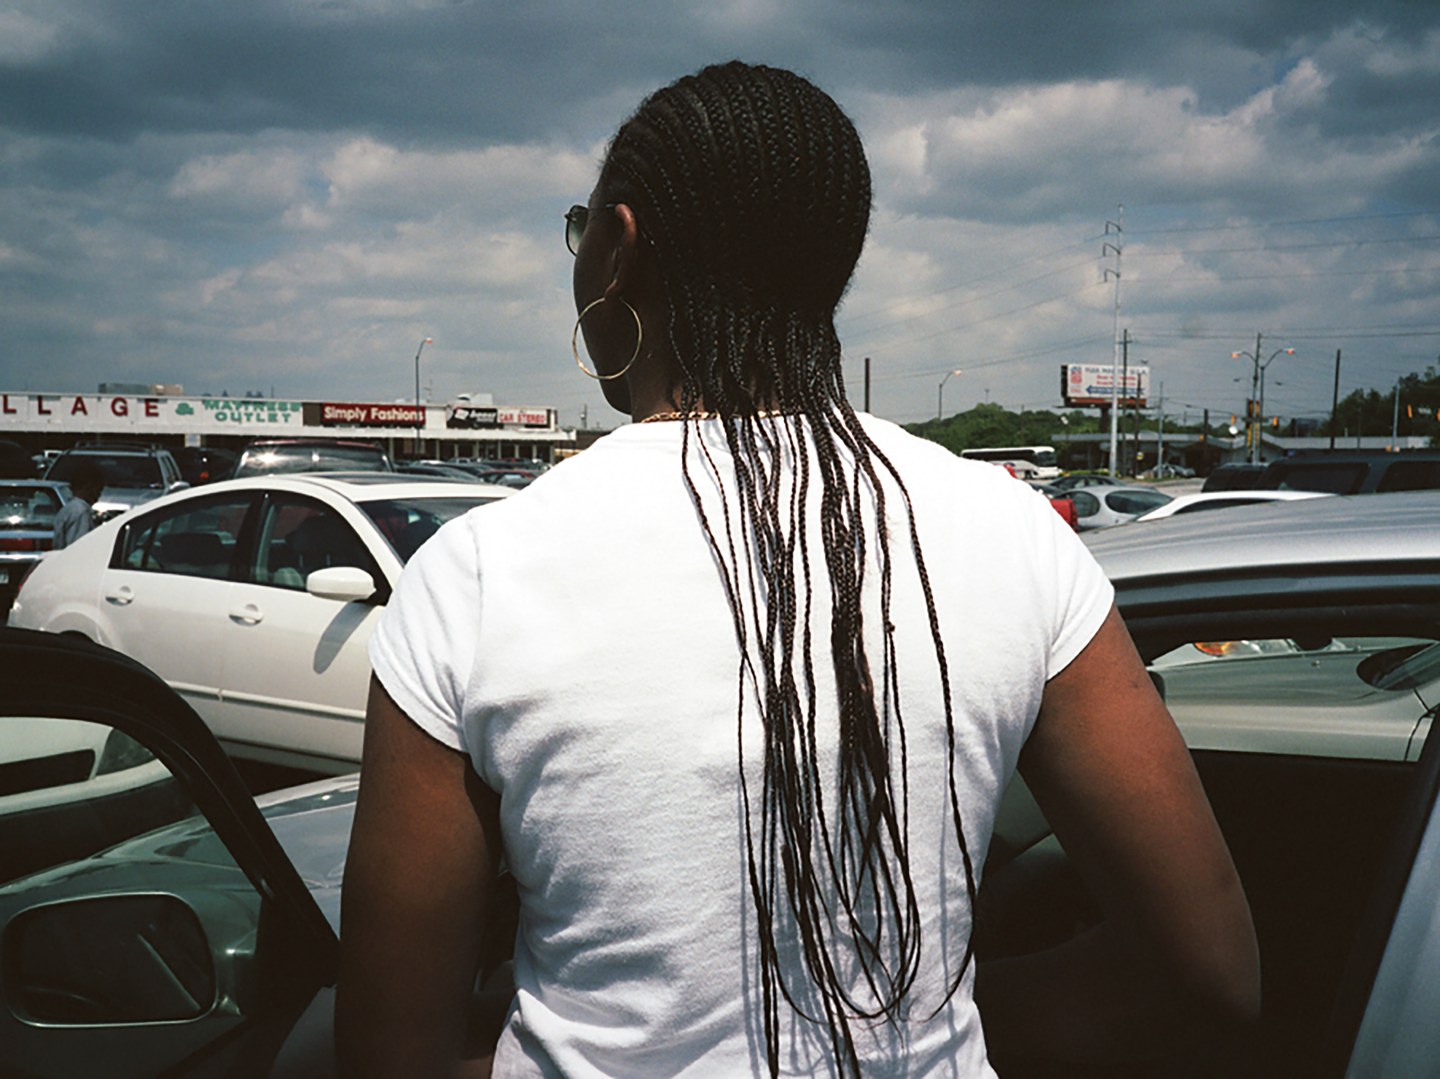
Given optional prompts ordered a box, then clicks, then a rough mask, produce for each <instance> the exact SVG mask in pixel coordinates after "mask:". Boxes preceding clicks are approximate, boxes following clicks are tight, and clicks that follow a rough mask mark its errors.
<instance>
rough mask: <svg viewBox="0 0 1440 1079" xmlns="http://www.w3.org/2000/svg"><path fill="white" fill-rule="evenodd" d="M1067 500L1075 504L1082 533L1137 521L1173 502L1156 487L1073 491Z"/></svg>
mask: <svg viewBox="0 0 1440 1079" xmlns="http://www.w3.org/2000/svg"><path fill="white" fill-rule="evenodd" d="M1065 497H1066V498H1068V499H1070V500H1071V501H1072V502H1074V503H1075V527H1076V529H1077V530H1078V531H1080V532H1089V531H1091V530H1093V529H1097V528H1109V527H1111V526H1112V525H1119V524H1124V523H1125V522H1126V521H1133V520H1135V518H1137V517H1139V516H1140V515H1141V514H1145V513H1149V512H1150V511H1151V510H1154V509H1157V508H1159V507H1160V506H1163V505H1165V504H1166V503H1167V502H1169V501H1170V496H1169V495H1167V494H1165V493H1164V492H1163V491H1157V490H1156V489H1155V488H1154V487H1123V486H1121V487H1117V486H1115V485H1113V484H1102V485H1097V486H1093V487H1072V488H1071V489H1070V490H1068V491H1066V492H1065Z"/></svg>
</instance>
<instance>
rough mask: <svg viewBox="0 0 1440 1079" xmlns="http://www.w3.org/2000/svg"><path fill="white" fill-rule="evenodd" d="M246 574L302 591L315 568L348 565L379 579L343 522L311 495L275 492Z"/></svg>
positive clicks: (367, 554)
mask: <svg viewBox="0 0 1440 1079" xmlns="http://www.w3.org/2000/svg"><path fill="white" fill-rule="evenodd" d="M258 535H259V539H258V541H257V542H256V547H255V563H254V567H253V573H252V577H251V579H252V580H253V581H254V582H255V583H256V584H264V585H271V586H273V587H276V588H289V589H293V590H295V591H297V592H303V591H305V579H306V578H307V577H309V576H310V574H312V573H314V572H315V571H316V570H320V569H331V568H333V567H335V566H353V567H355V568H357V569H363V570H365V571H366V572H368V573H369V574H370V575H371V577H373V578H375V580H376V581H377V582H378V581H379V580H380V579H381V578H380V571H379V568H378V567H377V566H376V565H375V560H374V559H373V558H372V557H371V556H370V552H369V551H368V550H367V549H366V548H365V544H364V543H363V542H362V541H361V539H360V537H359V536H357V535H356V534H355V529H354V528H352V527H351V526H350V524H349V522H348V521H346V520H345V519H344V518H343V517H341V516H340V514H339V513H337V512H336V511H335V510H334V509H332V508H331V507H329V506H327V505H325V504H324V503H323V502H317V501H315V500H314V499H310V498H302V497H298V496H286V495H277V496H274V497H272V498H271V499H270V500H269V502H268V503H267V505H266V507H265V511H264V513H263V514H262V516H261V519H260V528H259V533H258Z"/></svg>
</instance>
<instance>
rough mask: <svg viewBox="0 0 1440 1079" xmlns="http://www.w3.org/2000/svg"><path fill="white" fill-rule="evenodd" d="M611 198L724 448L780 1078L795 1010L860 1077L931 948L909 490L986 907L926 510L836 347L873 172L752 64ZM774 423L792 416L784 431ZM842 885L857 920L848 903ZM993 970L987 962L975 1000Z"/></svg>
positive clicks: (667, 130)
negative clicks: (901, 638) (867, 1028)
mask: <svg viewBox="0 0 1440 1079" xmlns="http://www.w3.org/2000/svg"><path fill="white" fill-rule="evenodd" d="M600 193H601V194H602V195H603V197H604V198H605V201H607V202H619V201H623V202H627V203H629V204H630V205H631V206H632V208H634V210H635V212H636V215H637V217H638V219H639V221H640V224H641V228H642V230H643V232H644V233H645V236H646V237H647V239H648V240H649V242H650V244H651V246H652V248H653V252H654V256H655V258H656V259H657V261H658V264H659V277H660V279H661V281H662V282H663V287H664V289H665V300H666V303H667V308H668V312H669V315H668V324H667V326H666V327H665V331H666V333H667V334H668V337H669V344H670V348H671V352H672V354H673V356H674V358H675V362H676V364H677V368H678V375H677V383H676V385H675V386H674V394H675V400H676V403H677V404H678V405H679V407H680V410H681V411H682V412H685V413H687V414H688V413H691V412H693V411H695V410H696V409H698V408H699V407H700V406H701V405H702V404H703V407H704V408H705V409H706V410H707V411H709V412H711V413H714V414H717V415H718V416H719V417H720V418H721V425H720V426H721V428H722V430H723V432H724V436H723V437H724V440H725V448H726V450H727V454H726V456H727V459H728V464H727V466H726V467H723V468H722V466H721V464H720V462H719V460H717V455H716V454H715V453H713V452H712V451H711V448H710V446H709V445H708V444H707V442H706V441H705V439H704V438H703V437H701V434H700V429H699V426H698V423H697V422H696V421H693V420H691V421H687V422H686V424H685V430H684V435H683V443H682V471H683V475H684V482H685V484H686V486H687V489H688V491H689V493H690V497H691V500H692V502H693V504H694V506H695V509H696V512H697V515H698V519H699V524H700V528H701V529H702V531H703V533H704V535H705V538H706V540H707V542H708V543H709V545H710V548H711V551H712V554H713V556H714V558H715V561H716V564H717V566H718V567H719V574H720V579H721V583H722V586H723V588H724V592H725V595H726V598H727V601H728V603H729V607H730V612H731V617H732V620H733V624H734V629H735V638H736V643H737V649H738V656H737V663H736V697H737V702H736V723H737V753H739V754H740V787H741V796H742V803H743V807H744V813H745V848H746V864H747V874H748V877H749V886H750V890H751V895H752V898H753V901H754V905H755V917H756V922H757V925H756V928H757V936H758V952H759V965H760V988H761V1002H762V1010H763V1015H764V1033H765V1048H766V1058H767V1064H768V1067H769V1070H770V1072H771V1074H772V1075H773V1074H777V1073H778V1071H779V1068H780V1057H779V1053H780V1044H779V1042H780V1036H779V1032H780V1007H781V1002H782V1001H784V1002H786V1003H787V1004H788V1006H790V1007H792V1008H795V1009H797V1010H799V1011H800V1012H801V1014H804V1015H806V1017H807V1018H809V1019H811V1020H813V1021H815V1022H819V1023H824V1024H825V1026H826V1029H827V1030H828V1032H829V1034H830V1043H831V1046H832V1054H833V1058H834V1063H835V1066H836V1068H837V1070H838V1071H839V1072H840V1073H841V1074H856V1073H858V1071H859V1061H858V1056H857V1054H856V1049H855V1042H854V1037H853V1034H852V1031H851V1023H852V1021H854V1020H856V1019H877V1018H884V1019H889V1020H892V1021H893V1020H896V1019H898V1016H899V1014H900V1011H899V1009H900V1005H901V1003H902V1001H903V1000H904V998H905V997H906V995H907V994H908V992H909V991H910V988H911V986H912V985H913V983H914V980H915V977H916V973H917V970H918V967H919V961H920V950H921V940H920V924H921V919H920V912H919V909H918V906H917V902H916V899H915V889H914V886H913V884H912V881H911V877H910V852H909V842H908V815H909V787H908V781H907V768H906V742H905V729H904V721H903V718H904V717H903V710H902V703H903V702H902V701H901V698H900V692H899V678H898V666H897V657H896V654H895V632H894V626H893V625H892V623H891V599H892V587H893V583H894V582H893V580H892V559H891V553H890V544H891V537H890V535H889V533H888V530H887V528H886V524H885V522H886V521H887V520H888V512H889V509H890V507H889V505H888V497H889V496H888V495H887V486H889V487H891V488H893V490H894V491H895V492H898V496H899V499H900V501H901V502H902V503H903V509H904V512H905V514H906V519H907V520H908V524H909V528H908V536H906V539H907V540H908V543H909V546H910V549H911V551H912V554H913V558H914V560H915V565H916V567H917V569H918V574H919V578H920V582H919V583H920V586H921V592H922V594H923V596H924V601H925V604H926V609H927V613H928V618H929V628H930V633H931V638H932V640H933V642H934V646H935V653H936V657H937V660H938V665H939V666H938V669H939V679H940V690H941V693H942V697H943V701H944V713H945V724H946V731H947V737H948V740H949V746H950V751H951V752H950V763H949V784H950V791H949V794H950V806H951V815H952V818H953V826H954V830H955V835H956V837H957V839H958V842H959V846H960V849H961V853H962V860H963V863H964V868H965V875H966V886H967V891H968V893H969V898H970V901H971V910H972V911H973V910H974V899H975V879H974V867H973V866H972V864H971V859H970V853H969V849H968V845H967V843H966V839H965V833H964V829H963V827H962V820H961V813H960V802H959V796H958V791H957V789H956V776H955V730H954V716H953V711H952V704H951V694H950V685H949V668H948V664H947V662H946V658H945V649H944V644H943V641H942V639H941V634H940V626H939V619H938V615H937V612H936V607H935V602H934V597H933V595H932V593H931V589H930V582H929V577H928V574H927V572H926V569H925V560H924V556H923V553H922V552H921V549H920V543H919V537H918V531H917V528H916V524H915V515H914V510H913V507H912V506H911V503H910V496H909V493H908V492H907V490H906V488H905V484H904V482H903V481H902V480H901V478H900V476H899V475H898V473H897V472H896V470H895V468H894V467H893V466H892V465H891V463H890V461H889V460H888V459H886V457H885V456H884V454H883V453H882V452H881V451H880V449H879V448H878V447H877V446H876V445H875V444H874V443H873V442H872V441H871V440H870V438H869V436H868V435H867V434H866V432H865V430H864V428H863V427H862V426H861V423H860V421H859V419H858V418H857V416H856V415H855V412H854V410H853V409H852V408H851V406H850V404H849V403H848V401H847V400H846V397H845V387H844V377H843V372H842V370H841V364H840V359H841V356H840V342H839V338H838V336H837V335H836V333H835V325H834V314H835V309H836V307H837V306H838V304H839V302H840V300H841V299H842V297H843V296H844V293H845V289H846V288H847V287H848V284H849V281H850V277H851V274H852V272H853V270H854V267H855V263H856V261H857V260H858V259H859V256H860V250H861V247H862V245H863V243H864V239H865V233H866V230H867V228H868V225H869V214H870V197H871V193H870V172H869V166H868V164H867V163H866V160H865V154H864V150H863V148H862V147H861V144H860V140H859V136H858V135H857V133H856V132H855V129H854V127H853V125H852V124H851V123H850V121H849V119H848V118H847V117H846V116H845V115H844V113H842V112H841V111H840V109H839V108H838V107H837V106H836V105H835V103H834V102H833V101H832V100H831V99H830V98H829V97H828V96H826V95H825V94H824V93H823V92H821V91H820V90H818V89H817V88H816V87H815V86H813V85H812V84H811V83H809V82H807V81H806V80H804V79H802V78H800V77H799V76H797V75H794V74H792V73H790V72H787V71H782V70H777V69H773V68H767V67H759V66H749V65H746V64H742V63H739V62H732V63H729V64H724V65H719V66H715V67H709V68H706V69H704V70H703V71H700V72H698V73H697V74H695V75H692V76H688V77H686V78H683V79H681V80H679V81H678V82H676V83H674V84H673V85H671V86H668V87H666V88H664V89H662V90H660V91H657V92H656V93H655V94H653V95H652V96H651V97H650V98H648V99H647V100H646V101H645V102H643V103H642V104H641V106H640V108H639V109H638V110H637V111H636V113H635V115H634V116H632V117H631V118H630V119H629V120H628V121H626V123H625V124H624V125H623V126H622V127H621V128H620V130H619V132H618V133H617V134H616V136H615V139H614V141H613V142H612V144H611V146H610V149H609V152H608V154H607V156H606V160H605V164H604V167H603V169H602V172H601V178H600ZM772 409H778V410H779V411H780V412H782V413H784V414H785V415H786V417H787V418H786V419H783V420H779V419H771V418H767V413H768V411H769V410H772ZM790 417H793V418H790ZM696 467H698V468H699V470H700V473H701V474H703V475H705V476H707V477H708V480H707V485H708V484H713V485H714V486H715V487H716V488H717V489H718V490H719V491H720V492H721V495H720V496H719V498H718V501H717V500H715V499H714V498H713V497H712V498H709V499H707V498H706V497H705V496H703V495H702V491H701V483H700V481H699V479H698V477H697V474H696V472H695V471H694V469H695V468H696ZM882 475H883V477H884V478H885V479H886V480H888V485H887V483H886V482H882ZM812 485H818V488H819V499H820V512H821V516H820V521H821V526H820V533H821V534H820V536H819V543H818V557H812V550H813V549H814V548H815V537H813V536H811V535H810V534H809V529H807V526H806V506H807V505H808V502H809V492H810V489H811V487H812ZM867 512H868V513H870V514H873V517H874V520H873V522H871V521H869V520H868V519H867ZM872 544H873V545H874V547H875V550H874V551H873V552H872V551H871V549H870V548H871V545H872ZM871 558H873V561H874V565H875V566H876V567H877V570H878V574H879V582H878V583H879V594H880V609H879V612H878V616H879V620H880V625H879V627H878V628H879V637H880V641H881V647H880V654H879V655H878V656H873V655H870V654H868V652H867V650H866V647H865V644H864V631H865V611H864V604H863V602H862V595H863V592H864V589H865V584H866V581H865V575H866V566H867V560H869V559H871ZM812 563H813V564H816V565H820V566H823V567H824V574H823V580H822V581H819V582H815V581H812V573H811V566H812ZM812 586H813V587H818V588H824V589H827V590H828V593H829V599H830V605H831V619H830V627H829V648H828V652H829V663H828V667H829V673H830V676H831V677H832V678H833V679H834V685H835V691H836V700H837V702H838V709H837V712H838V714H837V716H836V717H834V719H835V722H836V723H837V724H838V727H837V731H838V752H839V761H838V765H839V770H838V780H837V782H836V784H835V786H834V788H833V799H834V804H833V805H828V806H827V805H826V801H825V793H824V787H823V784H822V764H824V763H827V762H822V760H821V759H820V753H819V750H818V737H817V729H818V728H819V725H820V722H821V717H819V716H818V715H817V711H818V709H817V704H816V701H817V679H818V675H817V670H816V665H815V661H814V645H815V642H814V641H813V639H812V625H811V623H812V596H813V595H814V593H813V592H812ZM752 696H753V698H754V699H756V700H758V702H759V708H760V712H761V715H760V719H761V723H762V726H761V731H762V739H763V747H764V751H763V773H762V778H761V782H760V786H759V790H758V791H756V790H755V789H754V785H753V783H752V781H751V778H750V777H748V776H747V775H746V770H745V762H744V755H743V745H744V727H745V719H746V701H747V699H748V698H750V697H752ZM830 721H831V717H828V716H827V717H825V722H826V723H829V722H830ZM892 724H893V728H894V731H895V735H894V737H893V739H892V737H891V735H890V733H889V726H890V725H892ZM826 885H828V887H826ZM832 892H833V894H834V896H835V897H836V903H838V909H831V903H830V900H829V898H828V896H830V895H831V894H832ZM782 915H788V918H789V920H790V921H792V922H793V925H794V927H795V932H796V935H797V936H798V942H799V945H800V948H801V952H802V955H803V960H804V964H805V972H804V973H805V975H806V976H807V977H808V979H809V981H810V982H811V983H812V984H813V986H814V989H815V992H816V995H817V996H818V998H819V1007H820V1012H821V1014H819V1015H811V1014H809V1013H808V1012H806V1011H805V1010H804V1008H803V1006H802V1004H801V1003H800V1001H801V997H800V996H799V995H798V994H797V992H796V989H797V988H798V985H797V984H793V983H792V982H791V981H787V971H785V970H783V969H782V967H781V963H780V957H779V939H780V938H779V932H778V930H777V923H778V922H779V921H780V920H781V916H782ZM852 954H853V956H855V957H856V958H857V959H858V961H859V966H860V976H861V979H862V981H863V982H864V985H865V993H866V995H865V999H857V994H856V993H855V992H853V991H852V987H851V985H850V982H849V980H848V979H847V977H846V976H845V974H844V973H843V970H844V968H843V967H842V966H841V965H840V961H841V959H842V958H844V957H845V956H847V955H852ZM970 957H971V956H970V951H969V950H968V949H967V951H966V954H965V957H964V961H963V963H962V965H961V967H960V970H959V973H958V974H957V975H956V977H955V979H954V982H953V984H952V985H951V990H950V991H951V992H952V993H953V992H954V990H955V988H956V987H958V985H959V983H960V980H961V978H963V976H964V973H965V970H966V968H967V967H968V965H969V962H970Z"/></svg>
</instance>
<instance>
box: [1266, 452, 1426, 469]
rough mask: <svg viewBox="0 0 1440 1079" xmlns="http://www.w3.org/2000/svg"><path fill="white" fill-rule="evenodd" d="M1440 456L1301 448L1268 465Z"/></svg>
mask: <svg viewBox="0 0 1440 1079" xmlns="http://www.w3.org/2000/svg"><path fill="white" fill-rule="evenodd" d="M1436 458H1440V450H1430V449H1405V450H1300V451H1299V452H1297V453H1292V454H1291V455H1290V456H1288V457H1277V458H1275V460H1273V461H1269V462H1267V465H1292V464H1317V463H1319V464H1328V463H1331V462H1345V463H1349V462H1353V461H1366V462H1371V461H1382V462H1383V461H1415V460H1422V459H1423V460H1435V459H1436Z"/></svg>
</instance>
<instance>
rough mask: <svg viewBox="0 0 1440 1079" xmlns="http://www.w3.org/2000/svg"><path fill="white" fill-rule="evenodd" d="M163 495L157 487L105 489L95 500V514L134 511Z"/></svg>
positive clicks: (162, 491)
mask: <svg viewBox="0 0 1440 1079" xmlns="http://www.w3.org/2000/svg"><path fill="white" fill-rule="evenodd" d="M164 493H165V492H164V490H162V489H161V488H159V487H107V488H105V490H103V491H102V492H100V497H99V498H97V499H96V500H95V512H96V513H104V512H106V511H107V510H128V509H134V508H135V507H136V506H139V505H142V504H143V503H146V502H153V501H155V499H157V498H159V497H160V496H161V495H163V494H164Z"/></svg>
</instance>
